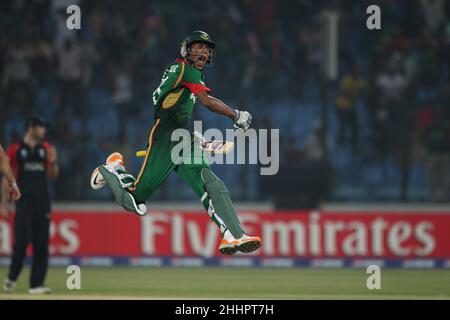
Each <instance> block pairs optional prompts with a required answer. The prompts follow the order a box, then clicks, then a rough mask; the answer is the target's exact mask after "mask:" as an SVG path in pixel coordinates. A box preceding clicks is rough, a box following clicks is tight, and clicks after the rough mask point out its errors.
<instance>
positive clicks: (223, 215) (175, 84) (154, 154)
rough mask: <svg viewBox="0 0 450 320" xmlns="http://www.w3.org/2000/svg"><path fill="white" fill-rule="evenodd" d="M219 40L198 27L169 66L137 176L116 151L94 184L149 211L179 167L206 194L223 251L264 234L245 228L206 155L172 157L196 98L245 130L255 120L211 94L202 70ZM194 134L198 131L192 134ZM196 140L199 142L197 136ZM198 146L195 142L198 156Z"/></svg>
mask: <svg viewBox="0 0 450 320" xmlns="http://www.w3.org/2000/svg"><path fill="white" fill-rule="evenodd" d="M215 46H216V44H215V43H214V42H213V41H212V40H211V38H210V36H209V35H208V34H207V33H206V32H203V31H193V32H191V33H190V34H189V35H188V37H187V38H186V39H185V40H184V41H183V42H182V44H181V56H182V58H183V59H176V60H175V62H173V63H172V64H170V65H169V66H168V67H167V68H166V70H165V71H164V74H163V77H162V80H161V84H160V85H159V87H158V88H157V89H156V90H155V92H154V93H153V103H154V105H155V108H156V109H155V124H154V125H153V127H152V129H151V131H150V136H149V140H148V145H147V152H146V156H145V160H144V163H143V164H142V167H141V170H140V172H139V174H138V176H137V178H134V177H133V176H132V175H131V174H129V173H127V172H126V171H125V168H124V161H123V157H122V155H121V154H120V153H118V152H115V153H113V154H111V155H110V156H109V157H108V159H107V160H106V164H105V165H101V166H99V167H98V168H96V169H95V170H94V172H93V173H92V176H91V186H92V188H93V189H99V188H101V187H102V186H104V185H105V184H106V185H108V187H109V188H110V189H111V191H112V193H113V194H114V197H115V200H116V201H117V202H118V203H119V204H120V205H121V206H122V207H123V208H124V209H126V210H128V211H130V212H134V213H136V214H138V215H141V216H142V215H145V214H146V212H147V208H146V206H145V204H144V203H145V201H146V200H147V199H149V198H150V196H151V195H152V194H153V193H154V192H155V191H156V190H157V189H158V188H159V187H160V186H161V184H162V183H163V182H164V181H165V180H166V178H167V177H168V176H169V174H170V173H171V172H172V171H175V172H176V173H177V174H178V175H179V176H180V178H181V179H182V180H183V181H185V182H186V183H187V184H188V185H189V186H190V187H191V189H192V190H193V191H194V192H195V193H196V194H197V196H198V197H199V198H200V199H201V202H202V204H203V206H204V208H205V209H206V210H207V212H208V214H209V216H210V217H211V219H212V220H213V221H214V222H215V224H216V225H217V226H218V227H219V229H220V231H221V234H222V238H223V239H222V242H221V244H220V247H219V250H220V252H221V253H222V254H227V255H232V254H234V253H236V252H237V251H240V252H245V253H248V252H253V251H255V250H256V249H258V248H259V247H260V245H261V239H260V238H259V237H251V236H248V235H246V234H245V233H244V230H243V229H242V227H241V224H240V221H239V218H238V216H237V214H236V211H235V209H234V207H233V204H232V202H231V199H230V194H229V192H228V190H227V188H226V187H225V185H224V183H223V182H222V181H221V180H220V179H219V178H217V176H216V175H215V174H214V173H213V172H212V171H211V169H210V167H209V164H208V163H207V161H206V159H205V158H204V157H203V154H202V153H200V154H201V159H200V161H191V162H190V163H179V164H177V163H174V161H172V158H171V151H172V149H173V147H174V146H175V145H176V144H177V143H179V142H177V141H172V140H171V135H172V133H173V132H174V130H176V129H179V128H187V124H188V121H189V120H190V118H191V114H192V110H193V108H194V105H195V103H196V101H197V99H198V100H199V101H200V103H201V104H203V105H204V106H206V107H207V108H208V109H210V110H211V111H213V112H216V113H219V114H223V115H225V116H228V117H229V118H231V119H232V120H233V122H234V127H235V128H240V129H243V130H244V131H246V130H247V129H248V128H249V126H250V122H251V119H252V116H251V115H250V113H248V112H247V111H239V110H233V109H231V108H230V107H228V106H227V105H226V104H225V103H223V102H222V101H220V100H219V99H216V98H214V97H212V96H210V95H209V92H211V90H210V89H209V88H208V87H206V85H205V82H204V76H203V73H202V70H203V68H204V67H205V66H207V65H211V64H212V63H213V60H214V53H215V51H214V49H215ZM192 136H193V134H192ZM192 141H195V139H194V137H192ZM196 147H197V146H196V145H195V144H194V143H192V148H191V149H190V150H191V154H189V155H186V156H187V157H191V158H194V157H195V156H198V153H196V152H194V148H196Z"/></svg>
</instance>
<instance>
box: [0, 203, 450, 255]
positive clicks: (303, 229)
mask: <svg viewBox="0 0 450 320" xmlns="http://www.w3.org/2000/svg"><path fill="white" fill-rule="evenodd" d="M239 216H240V218H241V220H242V223H243V225H244V228H245V230H246V231H247V232H248V233H250V234H256V235H260V236H261V237H262V239H263V245H262V247H261V248H260V249H259V250H258V251H257V252H256V253H255V254H254V255H259V256H263V257H300V258H302V257H305V258H324V257H331V258H333V257H336V258H361V257H375V258H397V259H398V258H447V259H448V258H450V233H449V230H450V212H449V213H448V214H442V213H439V214H437V213H431V212H421V213H413V214H408V213H407V212H404V213H397V212H396V213H389V212H380V213H372V212H370V213H369V212H358V213H355V212H352V213H342V212H327V213H319V212H308V211H295V212H282V211H277V212H273V213H271V214H268V213H259V212H247V211H246V212H241V213H240V214H239ZM11 222H12V221H3V220H0V256H9V255H10V254H11V251H12V236H13V235H12V224H11ZM219 242H220V234H219V231H218V229H217V227H216V225H215V224H213V223H212V222H211V220H210V218H209V216H208V215H207V214H206V213H204V212H170V211H158V212H155V211H153V212H151V213H150V214H148V215H147V216H145V217H137V216H135V215H132V214H127V213H125V212H98V211H93V212H76V211H70V212H69V211H67V212H55V213H54V214H53V218H52V227H51V241H50V253H51V255H56V256H61V255H62V256H64V255H66V256H136V257H138V256H203V257H213V256H220V253H219V252H218V250H217V248H218V245H219Z"/></svg>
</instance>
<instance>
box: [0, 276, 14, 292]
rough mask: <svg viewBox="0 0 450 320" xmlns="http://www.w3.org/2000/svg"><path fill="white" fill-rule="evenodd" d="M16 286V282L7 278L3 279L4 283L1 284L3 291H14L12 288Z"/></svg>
mask: <svg viewBox="0 0 450 320" xmlns="http://www.w3.org/2000/svg"><path fill="white" fill-rule="evenodd" d="M15 287H16V282H15V281H11V280H9V279H8V278H6V279H5V283H4V284H3V291H4V292H6V293H11V292H13V291H14V288H15Z"/></svg>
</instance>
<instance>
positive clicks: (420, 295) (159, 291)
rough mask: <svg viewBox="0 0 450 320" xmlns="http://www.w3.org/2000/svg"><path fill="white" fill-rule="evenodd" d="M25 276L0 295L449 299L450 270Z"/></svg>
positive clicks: (84, 271)
mask: <svg viewBox="0 0 450 320" xmlns="http://www.w3.org/2000/svg"><path fill="white" fill-rule="evenodd" d="M6 272H7V270H6V269H5V268H2V269H0V277H1V279H2V280H3V279H4V278H5V276H6ZM28 275H29V268H26V269H25V270H24V272H23V273H22V275H21V277H20V279H19V282H18V286H17V288H16V290H15V292H14V293H13V294H6V293H3V292H1V293H0V299H30V298H31V299H450V270H417V269H415V270H405V269H382V270H381V289H380V290H369V289H367V287H366V280H367V277H368V276H369V275H368V274H366V272H365V269H362V268H361V269H302V268H296V269H284V268H276V269H267V268H259V269H256V268H241V269H238V268H142V267H139V268H137V267H134V268H133V267H111V268H103V267H89V268H88V267H85V268H81V290H68V289H67V288H66V279H67V277H68V275H67V274H66V273H65V268H50V269H49V272H48V277H47V285H48V286H50V287H51V288H52V289H53V293H52V294H51V295H45V296H30V295H28V294H27V290H28Z"/></svg>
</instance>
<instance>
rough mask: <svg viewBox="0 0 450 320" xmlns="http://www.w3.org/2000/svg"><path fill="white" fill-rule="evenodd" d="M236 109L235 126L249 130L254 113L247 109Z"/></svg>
mask: <svg viewBox="0 0 450 320" xmlns="http://www.w3.org/2000/svg"><path fill="white" fill-rule="evenodd" d="M235 111H236V118H235V119H234V127H235V128H240V129H242V130H244V131H247V129H248V128H249V127H250V123H251V122H252V115H251V114H250V113H249V112H247V111H239V110H235Z"/></svg>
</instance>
